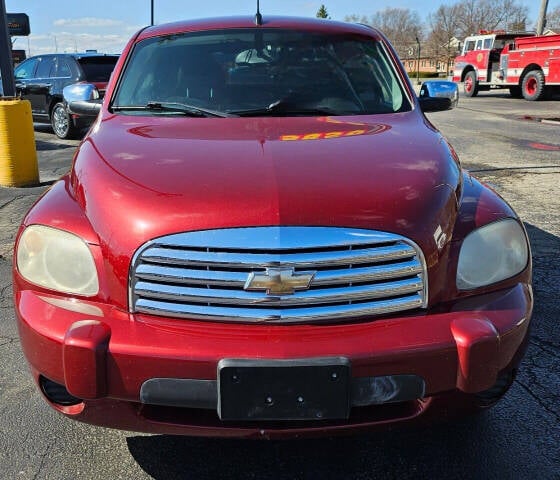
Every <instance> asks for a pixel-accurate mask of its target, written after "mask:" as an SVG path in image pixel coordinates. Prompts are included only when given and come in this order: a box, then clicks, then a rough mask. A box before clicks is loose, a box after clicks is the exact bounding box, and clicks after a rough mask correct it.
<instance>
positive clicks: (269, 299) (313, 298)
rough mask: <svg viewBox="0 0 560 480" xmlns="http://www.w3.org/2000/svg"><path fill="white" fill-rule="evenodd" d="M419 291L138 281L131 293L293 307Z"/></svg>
mask: <svg viewBox="0 0 560 480" xmlns="http://www.w3.org/2000/svg"><path fill="white" fill-rule="evenodd" d="M421 290H422V281H421V280H420V279H418V278H411V279H405V280H398V281H394V282H390V283H379V284H374V285H359V286H355V287H343V288H328V289H324V290H304V291H296V292H294V293H293V294H289V295H263V293H262V292H250V291H245V290H220V289H213V288H212V289H208V288H192V287H182V286H178V285H161V284H153V283H152V284H150V283H145V282H138V283H137V284H136V286H135V288H134V293H135V294H136V295H138V296H141V297H142V298H146V299H154V300H168V301H172V302H186V303H191V302H192V303H204V304H206V303H211V304H225V305H261V304H273V305H274V306H293V305H306V304H316V303H336V302H349V301H360V300H368V299H374V298H386V297H392V296H398V295H406V294H409V293H414V292H419V291H421Z"/></svg>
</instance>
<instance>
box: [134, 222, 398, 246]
mask: <svg viewBox="0 0 560 480" xmlns="http://www.w3.org/2000/svg"><path fill="white" fill-rule="evenodd" d="M402 240H405V239H404V237H401V236H400V235H396V234H394V233H388V232H379V231H376V230H365V229H359V228H343V227H279V226H270V227H243V228H224V229H217V230H198V231H195V232H184V233H177V234H173V235H168V236H164V237H160V238H156V239H154V240H152V241H151V242H149V243H148V244H146V245H144V246H145V247H149V246H150V245H161V246H171V247H180V248H189V247H192V248H218V249H219V248H228V249H232V250H235V249H242V250H247V249H251V250H267V251H270V250H296V249H307V248H330V247H337V246H339V247H342V248H345V247H348V246H351V245H360V244H361V245H364V244H374V243H387V242H398V241H402Z"/></svg>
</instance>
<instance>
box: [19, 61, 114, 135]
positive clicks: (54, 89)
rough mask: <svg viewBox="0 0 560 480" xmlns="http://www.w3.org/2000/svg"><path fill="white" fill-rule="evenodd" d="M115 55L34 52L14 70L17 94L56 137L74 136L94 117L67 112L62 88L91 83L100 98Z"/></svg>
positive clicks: (36, 118) (37, 119) (35, 119)
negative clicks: (45, 53)
mask: <svg viewBox="0 0 560 480" xmlns="http://www.w3.org/2000/svg"><path fill="white" fill-rule="evenodd" d="M118 58H119V56H118V55H105V54H100V53H89V52H88V53H60V54H49V55H37V56H35V57H30V58H28V59H27V60H25V61H24V62H22V63H20V64H19V65H18V66H17V67H16V68H15V70H14V77H15V81H16V92H17V95H19V96H21V97H22V98H24V99H27V100H29V101H30V102H31V110H32V111H33V120H34V121H36V122H42V123H50V124H51V125H52V128H53V130H54V133H55V134H56V135H57V136H58V137H59V138H72V137H76V136H77V135H78V134H79V133H80V131H81V130H83V129H84V128H85V127H88V126H89V125H90V124H91V122H92V120H93V118H95V117H91V116H88V117H81V116H78V115H74V114H70V113H69V112H68V109H67V107H66V105H65V103H64V102H63V95H62V89H63V88H64V87H66V86H68V85H72V84H74V83H83V82H85V83H92V84H93V85H95V87H96V91H95V96H96V97H98V98H101V97H103V94H104V93H105V88H106V86H107V82H108V81H109V77H110V76H111V72H112V71H113V68H114V66H115V63H117V60H118Z"/></svg>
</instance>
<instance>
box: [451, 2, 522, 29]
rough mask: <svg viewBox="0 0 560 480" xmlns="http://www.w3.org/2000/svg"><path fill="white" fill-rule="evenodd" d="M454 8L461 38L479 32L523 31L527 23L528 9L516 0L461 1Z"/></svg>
mask: <svg viewBox="0 0 560 480" xmlns="http://www.w3.org/2000/svg"><path fill="white" fill-rule="evenodd" d="M456 6H457V7H458V16H457V24H458V32H457V33H458V36H459V37H461V38H463V37H466V36H468V35H472V34H473V33H477V32H478V31H480V30H496V29H503V30H508V29H510V28H511V27H512V26H514V27H515V28H516V29H519V28H520V26H522V27H523V29H524V26H525V24H526V22H527V16H528V9H527V7H526V6H525V5H522V4H521V3H520V2H519V1H518V0H462V1H460V2H459V3H458V4H456Z"/></svg>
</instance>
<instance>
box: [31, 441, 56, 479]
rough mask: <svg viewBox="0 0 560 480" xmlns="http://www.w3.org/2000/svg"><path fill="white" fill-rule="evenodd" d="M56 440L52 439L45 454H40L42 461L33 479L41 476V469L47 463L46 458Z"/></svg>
mask: <svg viewBox="0 0 560 480" xmlns="http://www.w3.org/2000/svg"><path fill="white" fill-rule="evenodd" d="M55 442H56V441H54V440H51V441H50V442H49V443H48V444H47V448H46V449H45V452H44V453H43V454H41V455H40V457H41V461H40V462H39V467H38V468H37V472H36V473H35V475H34V476H33V480H36V479H37V478H38V477H39V474H40V473H41V471H42V470H43V466H44V464H45V460H46V458H47V456H48V455H49V453H50V450H51V448H52V447H53V446H54V444H55Z"/></svg>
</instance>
